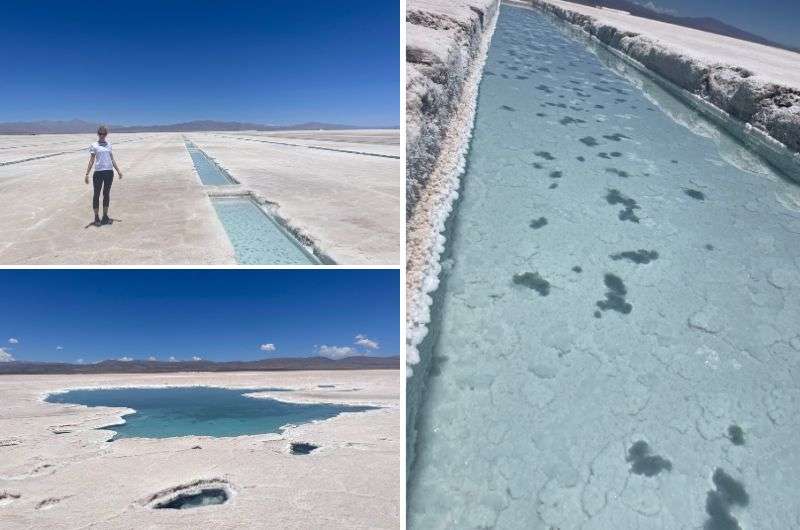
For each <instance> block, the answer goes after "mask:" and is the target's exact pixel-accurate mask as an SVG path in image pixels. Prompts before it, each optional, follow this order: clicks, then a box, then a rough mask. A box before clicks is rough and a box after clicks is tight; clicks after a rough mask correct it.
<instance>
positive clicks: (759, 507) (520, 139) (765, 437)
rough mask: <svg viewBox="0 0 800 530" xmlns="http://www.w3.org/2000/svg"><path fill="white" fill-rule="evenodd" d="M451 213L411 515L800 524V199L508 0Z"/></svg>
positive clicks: (425, 518)
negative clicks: (798, 483)
mask: <svg viewBox="0 0 800 530" xmlns="http://www.w3.org/2000/svg"><path fill="white" fill-rule="evenodd" d="M467 164H468V165H467V170H466V172H465V175H464V176H463V180H462V190H461V196H460V200H459V202H458V204H457V205H456V209H455V211H454V213H453V217H452V218H451V220H450V224H449V235H448V248H447V250H446V255H445V261H444V267H443V268H444V271H445V272H444V277H443V281H442V283H441V284H440V288H439V289H440V291H439V292H438V293H437V298H438V299H440V300H441V303H440V304H439V305H438V306H437V307H436V308H435V309H436V310H435V312H434V314H435V315H436V316H435V318H434V320H433V322H432V325H431V333H430V334H429V336H428V338H427V339H426V341H425V342H424V343H423V345H422V347H421V351H423V353H424V354H428V355H432V356H433V366H432V369H431V374H430V379H429V381H428V386H427V391H426V394H425V398H424V403H423V405H422V408H421V410H420V413H419V416H418V429H419V435H418V436H419V437H418V440H417V445H416V448H415V449H416V450H415V455H416V456H415V458H416V460H415V463H414V465H413V468H412V472H411V476H410V479H409V490H408V494H409V500H408V521H409V527H410V528H415V529H423V528H424V529H438V528H526V529H531V528H543V529H544V528H562V529H567V528H569V529H571V528H584V529H588V528H593V529H608V528H615V529H628V528H631V529H633V528H704V527H705V528H720V529H721V528H739V527H741V528H792V527H797V526H798V525H800V507H799V506H800V505H798V503H797V501H796V487H795V485H794V481H795V477H797V476H798V475H800V442H798V441H797V432H800V408H798V406H797V404H798V403H800V326H798V322H800V296H798V295H800V289H799V287H800V188H799V187H798V185H797V184H795V183H793V182H791V181H789V180H788V179H786V178H785V177H784V176H783V175H781V174H779V173H777V172H776V171H774V170H773V169H771V168H770V167H768V166H766V165H765V164H764V163H763V162H762V161H761V160H760V159H759V158H758V157H757V156H755V155H754V154H752V153H750V152H748V151H747V150H746V149H745V148H743V147H742V146H741V145H740V144H739V143H738V142H736V141H735V140H733V139H732V138H731V137H729V136H727V135H726V134H725V133H723V132H722V131H721V130H720V129H719V128H718V127H716V126H715V125H713V124H712V123H710V122H708V121H707V120H705V119H704V118H702V117H701V116H700V115H698V114H697V113H695V112H694V111H692V110H690V109H689V108H688V107H686V106H684V105H683V104H682V103H680V102H679V101H677V100H676V99H674V98H673V97H672V96H670V95H669V94H667V93H666V92H664V91H663V90H661V89H660V88H659V87H658V86H656V85H654V84H653V83H652V82H650V81H648V80H647V79H646V78H644V77H642V76H641V75H640V74H638V73H637V72H636V71H635V70H632V69H631V68H630V67H628V66H626V64H625V63H622V62H621V61H619V60H618V59H615V58H614V57H613V56H612V55H610V54H608V53H607V52H604V51H603V50H598V49H594V48H592V47H590V46H589V45H588V44H587V43H585V42H583V41H581V40H577V39H576V38H574V37H573V36H570V35H569V34H568V32H566V31H565V30H564V29H563V27H559V26H558V23H556V22H554V21H553V20H551V19H550V18H548V17H546V16H545V15H543V14H541V13H539V12H536V11H532V10H529V9H522V8H517V7H510V6H503V7H501V12H500V15H499V19H498V23H497V29H496V32H495V34H494V37H493V41H492V44H491V47H490V50H489V55H488V59H487V63H486V67H485V70H484V77H483V80H482V83H481V87H480V94H479V99H478V111H477V115H476V122H475V130H474V135H473V139H472V144H471V148H470V151H469V154H468V160H467Z"/></svg>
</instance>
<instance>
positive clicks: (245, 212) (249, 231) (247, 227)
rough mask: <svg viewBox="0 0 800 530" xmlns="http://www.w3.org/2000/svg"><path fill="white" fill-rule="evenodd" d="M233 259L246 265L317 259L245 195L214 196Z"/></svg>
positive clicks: (215, 205)
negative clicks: (233, 253)
mask: <svg viewBox="0 0 800 530" xmlns="http://www.w3.org/2000/svg"><path fill="white" fill-rule="evenodd" d="M211 202H212V204H213V205H214V209H215V210H216V211H217V216H218V217H219V219H220V221H222V224H223V226H224V227H225V231H226V232H227V233H228V239H230V242H231V244H232V245H233V248H234V250H235V251H236V260H237V261H238V262H239V263H242V264H246V265H272V264H276V265H277V264H280V265H284V264H286V265H291V264H298V265H307V264H317V263H319V261H318V260H317V259H316V258H315V257H314V255H313V254H312V253H310V252H309V251H308V250H306V249H305V248H303V246H302V245H301V244H300V243H299V242H298V241H297V240H295V239H294V237H293V236H292V235H291V234H290V233H288V232H287V231H286V230H285V229H284V228H283V227H282V226H280V225H279V224H278V222H277V221H276V220H274V219H272V217H270V216H269V215H267V213H266V212H264V211H263V210H262V209H261V208H260V207H259V206H258V205H257V204H256V203H255V202H253V201H252V200H251V199H249V198H241V197H214V198H212V199H211Z"/></svg>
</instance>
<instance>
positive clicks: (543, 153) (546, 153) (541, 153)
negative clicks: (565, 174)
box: [533, 151, 556, 160]
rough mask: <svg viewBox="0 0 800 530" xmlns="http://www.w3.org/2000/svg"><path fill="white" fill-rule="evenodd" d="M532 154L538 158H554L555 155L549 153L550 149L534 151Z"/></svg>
mask: <svg viewBox="0 0 800 530" xmlns="http://www.w3.org/2000/svg"><path fill="white" fill-rule="evenodd" d="M533 154H534V155H536V156H538V157H539V158H544V159H545V160H555V159H556V157H554V156H553V155H551V154H550V151H536V152H534V153H533Z"/></svg>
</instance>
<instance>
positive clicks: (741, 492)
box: [703, 468, 750, 530]
mask: <svg viewBox="0 0 800 530" xmlns="http://www.w3.org/2000/svg"><path fill="white" fill-rule="evenodd" d="M711 480H712V481H713V482H714V486H715V488H716V489H715V490H710V491H709V492H708V494H707V496H706V513H707V514H708V516H709V519H708V520H707V521H706V522H705V524H704V525H703V528H704V529H705V530H741V528H742V527H741V526H740V525H739V521H738V520H737V519H736V517H734V516H733V515H731V507H732V506H741V507H745V506H747V505H748V504H749V503H750V496H749V495H748V494H747V492H746V491H745V489H744V485H743V484H742V483H741V482H738V481H737V480H735V479H734V478H733V477H731V476H730V475H728V474H727V473H725V471H724V470H723V469H721V468H717V469H716V470H715V471H714V475H713V476H712V477H711Z"/></svg>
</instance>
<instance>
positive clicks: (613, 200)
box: [606, 189, 640, 223]
mask: <svg viewBox="0 0 800 530" xmlns="http://www.w3.org/2000/svg"><path fill="white" fill-rule="evenodd" d="M606 201H607V202H608V204H611V205H615V204H621V205H623V206H624V207H625V209H624V210H620V212H619V219H620V221H630V222H632V223H638V222H639V218H638V217H637V216H636V214H635V213H633V211H634V210H639V209H640V208H639V205H638V204H636V201H635V200H634V199H631V198H630V197H626V196H625V195H623V194H622V193H620V191H619V190H617V189H610V190H608V194H606Z"/></svg>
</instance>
